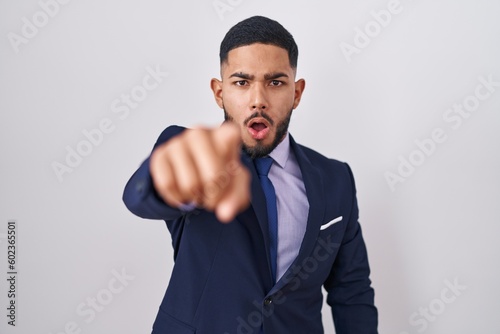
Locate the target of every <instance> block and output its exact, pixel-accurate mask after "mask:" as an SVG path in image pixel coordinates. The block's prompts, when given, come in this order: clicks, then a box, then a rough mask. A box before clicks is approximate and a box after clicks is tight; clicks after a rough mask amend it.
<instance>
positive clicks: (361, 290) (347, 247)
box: [324, 167, 378, 334]
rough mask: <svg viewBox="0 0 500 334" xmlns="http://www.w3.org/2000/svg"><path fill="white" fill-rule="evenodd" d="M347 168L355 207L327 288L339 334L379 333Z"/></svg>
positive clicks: (353, 190) (364, 251)
mask: <svg viewBox="0 0 500 334" xmlns="http://www.w3.org/2000/svg"><path fill="white" fill-rule="evenodd" d="M347 168H348V170H349V175H350V178H351V184H352V194H353V195H352V207H351V212H350V216H349V221H348V224H347V228H346V231H345V234H344V239H343V241H342V245H341V246H340V249H339V252H338V254H337V258H336V260H335V262H334V264H333V267H332V270H331V273H330V276H329V277H328V279H327V280H326V282H325V284H324V286H325V289H326V291H327V292H328V296H327V303H328V304H329V305H330V306H331V308H332V315H333V319H334V323H335V330H336V333H337V334H347V333H349V334H376V333H377V325H378V313H377V308H376V307H375V305H374V291H373V288H372V287H371V281H370V278H369V276H370V267H369V264H368V255H367V251H366V246H365V243H364V240H363V236H362V233H361V226H360V225H359V223H358V205H357V200H356V189H355V185H354V178H353V176H352V172H351V170H350V168H349V167H347Z"/></svg>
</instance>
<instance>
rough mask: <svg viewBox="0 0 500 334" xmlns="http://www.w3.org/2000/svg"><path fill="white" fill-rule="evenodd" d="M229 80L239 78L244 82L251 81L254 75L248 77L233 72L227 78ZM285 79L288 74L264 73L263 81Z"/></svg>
mask: <svg viewBox="0 0 500 334" xmlns="http://www.w3.org/2000/svg"><path fill="white" fill-rule="evenodd" d="M229 77H230V78H241V79H245V80H253V79H255V76H254V75H250V74H248V73H243V72H235V73H233V74H231V75H230V76H229ZM282 77H286V78H288V74H286V73H284V72H275V73H266V74H264V79H265V80H275V79H278V78H282Z"/></svg>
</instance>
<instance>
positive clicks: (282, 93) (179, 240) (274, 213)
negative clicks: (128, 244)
mask: <svg viewBox="0 0 500 334" xmlns="http://www.w3.org/2000/svg"><path fill="white" fill-rule="evenodd" d="M297 57H298V49H297V45H296V44H295V41H294V39H293V37H292V35H290V33H289V32H288V31H287V30H286V29H285V28H283V27H282V26H281V25H280V24H279V23H278V22H276V21H273V20H270V19H268V18H265V17H261V16H256V17H251V18H249V19H247V20H244V21H242V22H240V23H238V24H237V25H235V26H234V27H232V28H231V29H230V30H229V32H228V33H227V34H226V36H225V38H224V40H223V41H222V43H221V48H220V65H221V80H218V79H212V81H211V88H212V90H213V93H214V97H215V100H216V102H217V104H218V105H219V107H220V108H222V109H223V110H224V116H225V124H223V125H222V126H221V127H219V128H215V129H207V128H196V129H184V128H181V127H177V126H173V127H169V128H167V129H166V130H165V131H164V132H163V133H162V134H161V135H160V137H159V139H158V141H157V143H156V145H155V147H154V149H153V152H152V153H151V156H150V157H149V158H148V159H147V160H146V161H145V162H144V163H143V164H142V165H141V167H140V168H139V169H138V170H137V172H136V173H135V174H134V175H133V176H132V178H131V179H130V181H129V182H128V184H127V186H126V188H125V192H124V201H125V204H126V205H127V207H128V208H129V209H130V211H132V212H133V213H135V214H136V215H138V216H140V217H143V218H149V219H162V220H165V221H166V224H167V227H168V229H169V231H170V233H171V235H172V244H173V248H174V258H175V265H174V268H173V271H172V276H171V279H170V283H169V285H168V288H167V291H166V294H165V297H164V299H163V302H162V304H161V306H160V310H159V312H158V315H157V318H156V321H155V323H154V325H153V333H154V334H170V333H175V334H184V333H197V334H214V333H217V334H225V333H228V334H233V333H266V334H281V333H283V334H285V333H286V334H290V333H300V334H319V333H323V327H322V320H321V309H322V306H323V296H322V287H324V288H325V289H326V291H327V292H328V296H327V302H328V304H329V305H330V306H331V308H332V314H333V318H334V323H335V328H336V332H337V333H338V334H347V333H359V334H371V333H377V309H376V308H375V306H374V300H373V299H374V292H373V289H372V288H371V286H370V285H371V282H370V279H369V273H370V269H369V265H368V259H367V254H366V248H365V245H364V241H363V238H362V234H361V229H360V226H359V224H358V221H357V220H358V208H357V202H356V194H355V187H354V180H353V177H352V174H351V171H350V169H349V167H348V165H347V164H345V163H341V162H339V161H336V160H332V159H327V158H325V157H323V156H322V155H320V154H318V153H316V152H314V151H312V150H310V149H308V148H306V147H304V146H301V145H299V144H297V143H296V142H295V141H294V140H293V138H292V137H291V136H290V135H289V134H288V124H289V121H290V117H291V114H292V110H294V109H295V108H296V107H297V106H298V105H299V102H300V99H301V96H302V92H303V91H304V87H305V81H304V80H303V79H300V80H297V81H295V75H296V69H297Z"/></svg>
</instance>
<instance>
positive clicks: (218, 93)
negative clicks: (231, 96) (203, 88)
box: [210, 78, 224, 109]
mask: <svg viewBox="0 0 500 334" xmlns="http://www.w3.org/2000/svg"><path fill="white" fill-rule="evenodd" d="M210 88H212V92H213V93H214V97H215V102H217V104H218V105H219V107H220V108H221V109H224V102H223V100H222V81H220V80H218V79H215V78H213V79H212V80H210Z"/></svg>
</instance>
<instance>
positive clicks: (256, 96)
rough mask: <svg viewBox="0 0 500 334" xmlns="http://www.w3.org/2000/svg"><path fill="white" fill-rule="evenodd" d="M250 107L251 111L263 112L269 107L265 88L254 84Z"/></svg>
mask: <svg viewBox="0 0 500 334" xmlns="http://www.w3.org/2000/svg"><path fill="white" fill-rule="evenodd" d="M250 107H251V109H252V110H265V109H266V108H268V107H269V105H268V101H267V94H266V91H265V88H264V87H262V85H260V84H256V85H254V87H252V90H251V97H250Z"/></svg>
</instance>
